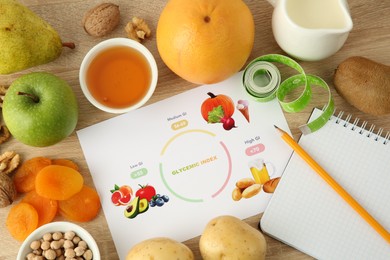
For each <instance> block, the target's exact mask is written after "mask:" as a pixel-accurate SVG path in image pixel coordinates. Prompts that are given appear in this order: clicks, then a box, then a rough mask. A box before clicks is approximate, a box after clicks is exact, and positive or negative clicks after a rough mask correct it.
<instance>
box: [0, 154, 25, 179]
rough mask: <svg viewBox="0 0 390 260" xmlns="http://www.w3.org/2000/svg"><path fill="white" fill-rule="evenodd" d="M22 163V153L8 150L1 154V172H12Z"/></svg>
mask: <svg viewBox="0 0 390 260" xmlns="http://www.w3.org/2000/svg"><path fill="white" fill-rule="evenodd" d="M19 163H20V155H19V154H17V153H15V152H14V151H7V152H5V153H3V154H2V155H0V174H10V173H11V172H13V171H14V170H15V169H16V168H17V167H18V166H19Z"/></svg>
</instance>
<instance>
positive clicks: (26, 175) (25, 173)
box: [14, 157, 51, 193]
mask: <svg viewBox="0 0 390 260" xmlns="http://www.w3.org/2000/svg"><path fill="white" fill-rule="evenodd" d="M49 165H51V160H50V159H49V158H46V157H34V158H31V159H29V160H27V161H25V162H24V163H22V165H21V166H20V167H19V168H18V169H17V170H16V172H15V175H14V183H15V187H16V190H17V192H21V193H25V192H29V191H32V190H34V188H35V177H36V176H37V174H38V172H39V171H40V170H41V169H43V168H45V167H46V166H49Z"/></svg>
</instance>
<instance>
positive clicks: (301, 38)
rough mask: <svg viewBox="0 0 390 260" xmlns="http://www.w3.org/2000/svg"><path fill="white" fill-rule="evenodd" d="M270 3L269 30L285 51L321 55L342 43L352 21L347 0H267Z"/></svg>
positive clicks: (297, 55) (306, 57)
mask: <svg viewBox="0 0 390 260" xmlns="http://www.w3.org/2000/svg"><path fill="white" fill-rule="evenodd" d="M267 1H268V2H269V3H270V4H272V5H273V6H274V11H273V15H272V30H273V34H274V37H275V40H276V42H277V43H278V45H279V46H280V48H282V49H283V50H284V51H285V52H286V53H287V54H289V55H291V56H293V57H295V58H297V59H300V60H306V61H316V60H322V59H325V58H327V57H329V56H331V55H333V54H334V53H336V52H337V51H338V50H339V49H340V48H341V47H342V46H343V45H344V43H345V41H346V40H347V38H348V35H349V32H350V31H351V30H352V27H353V23H352V18H351V15H350V13H349V7H348V3H347V0H267Z"/></svg>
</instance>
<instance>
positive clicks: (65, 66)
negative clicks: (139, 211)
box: [0, 0, 390, 260]
mask: <svg viewBox="0 0 390 260" xmlns="http://www.w3.org/2000/svg"><path fill="white" fill-rule="evenodd" d="M21 2H22V3H24V4H25V5H27V6H29V7H30V8H31V9H32V10H33V11H34V12H36V13H37V14H38V15H40V16H41V17H42V18H44V19H45V20H46V21H48V22H49V23H50V24H51V25H52V26H53V27H54V28H55V29H56V30H57V31H58V32H59V34H60V35H61V37H62V39H63V41H73V42H74V43H75V44H76V49H74V50H70V49H64V51H63V53H62V55H61V57H59V58H58V59H57V60H55V61H53V62H51V63H49V64H45V65H41V66H38V67H34V68H31V69H29V70H25V71H23V72H18V73H15V74H12V75H6V76H0V85H8V84H10V83H11V82H12V81H13V80H14V79H16V78H17V77H18V76H20V75H22V74H25V73H27V72H30V71H48V72H52V73H54V74H56V75H58V76H60V77H62V78H63V79H65V80H66V81H67V82H68V83H69V84H70V85H71V86H72V87H73V89H74V91H75V93H76V95H77V98H78V101H79V106H80V110H79V123H78V125H77V129H76V130H78V129H82V128H85V127H87V126H90V125H92V124H94V123H97V122H100V121H102V120H105V119H108V118H111V117H113V116H114V115H111V114H108V113H104V112H102V111H99V110H97V109H96V108H95V107H93V106H92V105H91V104H90V103H89V102H88V101H87V99H86V98H85V97H84V96H83V94H82V92H81V90H80V86H79V81H78V72H79V71H78V70H79V67H80V64H81V61H82V59H83V57H84V55H85V54H86V53H87V51H88V50H89V49H90V48H91V47H92V46H94V45H95V44H97V43H98V42H100V41H102V40H104V39H107V38H113V37H126V34H125V31H124V27H125V25H126V23H127V22H128V21H129V20H130V19H131V18H132V17H133V16H139V17H142V18H144V19H145V20H146V21H147V22H148V23H149V26H150V28H151V29H152V36H151V38H149V39H148V40H146V41H145V42H144V45H145V46H146V47H147V48H149V50H150V51H151V52H152V53H153V55H154V56H155V58H156V61H157V64H158V69H159V82H158V85H157V89H156V92H155V94H154V95H153V96H152V98H151V99H150V100H149V102H148V103H147V104H151V103H154V102H156V101H159V100H162V99H165V98H168V97H170V96H172V95H175V94H178V93H181V92H183V91H186V90H189V89H192V88H194V87H196V85H194V84H191V83H188V82H186V81H184V80H182V79H180V78H179V77H177V76H176V75H175V74H174V73H173V72H171V71H170V70H169V69H168V68H167V67H166V66H165V64H164V63H163V62H162V60H161V58H160V56H159V54H158V51H157V47H156V38H155V35H154V32H155V30H156V26H157V22H158V18H159V14H160V12H161V11H162V9H163V7H164V5H165V4H166V2H167V1H164V0H142V1H141V0H134V1H125V0H112V1H111V2H112V3H115V4H118V5H119V7H120V11H121V23H120V25H119V27H118V28H117V29H116V30H115V31H113V32H112V33H111V34H109V35H108V36H107V37H104V38H95V37H92V36H89V35H87V34H86V33H85V32H84V30H83V28H82V24H81V20H82V17H83V15H84V13H85V12H86V11H87V10H88V9H90V8H92V7H94V6H95V5H97V4H99V3H101V2H102V1H98V0H90V1H84V0H48V1H41V0H22V1H21ZM245 2H246V3H247V4H248V6H249V7H250V9H251V11H252V13H253V15H254V19H255V26H256V35H255V44H254V48H253V51H252V53H251V56H250V58H249V60H251V59H254V58H256V57H258V56H261V55H264V54H269V53H281V54H283V51H282V50H281V49H280V48H279V47H278V45H277V44H276V42H275V40H274V38H273V35H272V29H271V17H272V11H273V8H272V6H271V5H270V4H269V3H268V2H267V1H266V0H245ZM349 7H350V11H351V15H352V19H353V21H354V28H353V30H352V32H351V33H350V35H349V38H348V40H347V42H346V44H345V45H344V47H343V48H342V49H341V50H340V51H339V52H338V53H336V54H335V55H334V56H332V57H330V58H327V59H325V60H323V61H318V62H300V64H301V65H302V67H303V68H304V69H305V71H306V72H307V73H311V74H315V75H318V76H320V77H322V78H323V79H324V80H325V81H327V82H328V84H329V85H330V87H331V91H332V94H333V95H334V98H335V104H336V108H337V110H344V111H347V112H349V113H352V114H353V115H355V116H358V117H360V118H361V120H367V121H369V122H370V123H373V124H375V125H377V129H378V128H379V127H382V128H384V129H385V130H386V131H389V130H390V116H381V117H374V116H370V115H367V114H363V113H361V112H360V111H358V110H357V109H355V108H354V107H352V106H350V105H349V104H348V103H347V102H345V101H344V100H343V99H342V98H341V97H340V96H338V95H337V92H336V91H335V89H334V86H333V82H332V79H333V73H334V70H335V69H336V68H337V65H338V64H339V63H340V62H341V61H343V60H344V59H346V58H347V57H350V56H354V55H361V56H365V57H367V58H370V59H373V60H375V61H377V62H380V63H384V64H387V65H390V33H389V28H390V19H388V14H389V13H390V2H389V1H386V0H378V1H374V0H369V1H366V0H350V1H349ZM330 15H331V14H330ZM0 19H1V18H0ZM237 22H238V23H239V22H240V21H237ZM5 40H6V39H0V41H5ZM249 60H248V61H249ZM314 93H315V94H314V95H315V96H314V97H315V98H314V99H313V101H312V103H311V104H310V107H309V108H307V109H305V110H304V111H302V112H299V113H295V114H289V113H285V116H286V118H287V121H288V124H289V126H290V128H291V131H292V133H293V135H294V138H295V139H296V140H297V139H298V138H299V135H300V132H299V130H298V127H299V126H300V125H302V124H304V123H305V122H306V120H307V119H308V117H309V114H310V112H311V108H312V107H314V106H320V107H321V106H322V105H323V104H325V103H326V101H327V100H326V98H327V95H326V93H322V92H321V90H320V89H316V88H315V89H314ZM6 150H15V151H17V152H18V153H20V154H21V156H22V158H23V160H26V159H29V158H32V157H35V156H47V157H51V158H69V159H72V160H74V161H75V162H77V163H78V165H79V167H80V169H81V172H82V174H83V175H84V178H85V182H86V183H87V184H90V185H93V183H92V178H91V175H90V173H89V171H88V167H87V164H86V161H85V159H84V156H83V153H82V151H81V147H80V144H79V142H78V139H77V136H76V134H75V133H73V134H72V135H71V136H70V137H69V138H67V139H66V140H64V141H62V142H61V143H59V144H56V145H54V146H51V147H46V148H31V147H28V146H25V145H23V144H21V143H19V142H17V141H15V140H11V141H9V142H7V143H5V144H3V145H2V146H1V152H4V151H6ZM8 211H9V207H7V208H2V209H0V233H1V243H0V260H8V259H15V257H16V255H17V251H18V249H19V247H20V245H21V243H20V242H17V241H16V240H14V239H13V238H12V237H11V236H10V235H9V233H8V231H7V230H6V227H5V219H6V216H7V214H8ZM260 217H261V215H256V216H253V217H250V218H248V219H246V221H247V222H248V223H249V224H251V225H252V226H253V227H257V224H258V222H259V219H260ZM286 217H288V216H286ZM57 218H58V220H60V218H59V217H57ZM81 226H83V227H84V228H86V229H87V230H88V231H90V233H91V234H92V235H93V236H94V237H95V239H96V240H97V242H98V245H99V248H100V251H101V254H102V259H118V256H117V253H116V250H115V246H114V243H113V241H112V238H111V234H110V232H109V229H108V225H107V223H106V220H105V217H104V213H103V212H101V213H100V214H99V216H98V217H97V218H96V219H94V220H93V221H91V222H88V223H83V224H81ZM172 228H174V227H172ZM129 235H130V236H131V235H132V234H131V233H130V234H129ZM266 238H267V242H268V250H267V259H311V258H310V257H308V256H306V255H305V254H303V253H301V252H299V251H297V250H295V249H293V248H291V247H289V246H287V245H285V244H283V243H280V242H278V241H276V240H274V239H272V238H270V237H266ZM198 241H199V237H196V238H193V239H191V240H189V241H186V242H185V243H186V244H187V245H188V246H190V247H191V249H192V250H193V251H194V253H195V255H196V259H201V257H200V253H199V250H198Z"/></svg>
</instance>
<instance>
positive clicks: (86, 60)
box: [79, 38, 158, 114]
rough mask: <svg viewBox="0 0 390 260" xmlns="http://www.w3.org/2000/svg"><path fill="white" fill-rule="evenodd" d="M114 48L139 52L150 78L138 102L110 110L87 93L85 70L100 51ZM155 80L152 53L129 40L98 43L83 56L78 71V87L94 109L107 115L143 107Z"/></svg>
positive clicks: (155, 71)
mask: <svg viewBox="0 0 390 260" xmlns="http://www.w3.org/2000/svg"><path fill="white" fill-rule="evenodd" d="M116 46H126V47H130V48H133V49H135V50H137V51H138V52H140V53H141V54H142V55H143V56H144V57H145V58H146V60H147V62H148V64H149V66H150V70H151V77H152V78H151V81H150V86H149V89H148V92H147V93H146V95H145V96H144V97H143V98H142V99H141V100H140V101H139V102H137V103H135V104H133V105H131V106H128V107H125V108H112V107H108V106H106V105H104V104H102V103H100V102H98V101H97V100H96V99H95V98H94V97H93V96H92V94H91V92H90V91H89V89H88V86H87V80H86V73H87V69H88V66H89V65H90V64H91V62H92V61H93V59H94V58H95V57H96V56H97V55H98V54H99V53H101V52H102V51H104V50H106V49H109V48H112V47H116ZM157 79H158V69H157V64H156V60H155V59H154V57H153V55H152V53H151V52H150V51H149V50H148V49H147V48H146V47H145V46H144V45H142V44H141V43H139V42H137V41H134V40H131V39H129V38H112V39H108V40H104V41H102V42H100V43H98V44H97V45H95V46H94V47H92V49H90V50H89V51H88V53H87V54H86V55H85V57H84V59H83V61H82V63H81V66H80V71H79V81H80V86H81V89H82V91H83V93H84V95H85V97H86V98H87V99H88V101H89V102H91V103H92V104H93V105H94V106H95V107H97V108H99V109H100V110H103V111H105V112H109V113H116V114H120V113H125V112H128V111H131V110H134V109H137V108H139V107H141V106H142V105H144V104H145V103H146V102H147V101H148V100H149V99H150V97H151V96H152V95H153V93H154V90H155V89H156V85H157Z"/></svg>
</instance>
